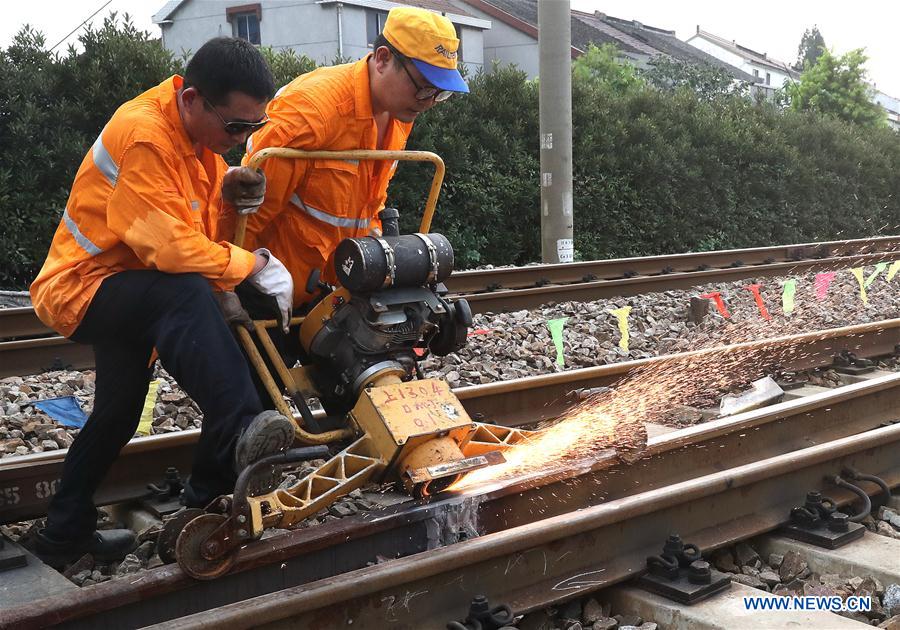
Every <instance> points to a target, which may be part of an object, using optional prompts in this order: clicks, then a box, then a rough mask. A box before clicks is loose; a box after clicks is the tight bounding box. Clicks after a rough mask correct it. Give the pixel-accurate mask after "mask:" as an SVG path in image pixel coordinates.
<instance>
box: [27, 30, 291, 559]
mask: <svg viewBox="0 0 900 630" xmlns="http://www.w3.org/2000/svg"><path fill="white" fill-rule="evenodd" d="M273 92H274V84H273V79H272V75H271V73H270V72H269V69H268V67H267V66H266V63H265V61H264V60H263V58H262V56H261V55H260V54H259V51H257V50H256V49H255V48H254V47H253V46H252V45H251V44H249V43H248V42H246V41H243V40H240V39H233V38H217V39H213V40H210V41H209V42H207V43H206V44H204V45H203V46H202V47H201V48H200V49H199V50H198V51H197V53H196V54H195V55H194V57H193V58H192V59H191V61H190V63H188V65H187V68H186V71H185V76H184V78H182V77H180V76H177V75H176V76H173V77H170V78H169V79H166V80H165V81H163V82H162V83H161V84H159V85H158V86H156V87H154V88H152V89H150V90H148V91H147V92H145V93H143V94H141V95H140V96H138V97H137V98H135V99H134V100H131V101H129V102H127V103H125V104H124V105H122V106H121V107H120V108H119V109H118V110H117V111H116V112H115V114H114V115H113V117H112V118H111V119H110V121H109V122H108V123H107V125H106V126H105V127H104V128H103V130H102V132H101V133H100V135H99V136H98V138H97V140H96V142H94V144H93V146H92V147H91V149H90V150H89V151H88V153H87V155H86V156H85V158H84V160H83V162H82V163H81V167H80V168H79V169H78V173H77V175H76V176H75V182H74V184H73V186H72V190H71V193H70V195H69V199H68V202H67V204H66V208H65V210H64V212H63V216H62V220H61V221H60V223H59V227H58V228H57V230H56V234H55V235H54V237H53V242H52V244H51V246H50V253H49V255H48V257H47V260H46V262H45V263H44V266H43V268H42V269H41V272H40V274H39V275H38V277H37V279H36V280H35V281H34V283H33V284H32V286H31V296H32V301H33V303H34V307H35V311H36V312H37V314H38V316H39V317H40V318H41V320H42V321H43V322H44V323H45V324H47V325H48V326H51V327H52V328H54V329H56V330H57V331H59V332H60V333H61V334H63V335H65V336H67V337H69V338H71V339H72V340H73V341H76V342H79V343H88V344H92V345H93V348H94V355H95V360H96V395H95V399H94V408H93V411H92V413H91V415H90V417H89V418H88V420H87V422H86V423H85V425H84V427H83V428H82V429H81V431H80V432H79V434H78V436H77V438H76V439H75V441H74V443H73V444H72V446H71V448H70V449H69V451H68V454H67V455H66V460H65V464H64V466H63V473H62V480H61V483H60V486H59V489H58V491H57V493H56V494H55V495H54V497H53V499H52V501H51V503H50V506H49V511H48V517H47V524H46V527H45V528H44V529H43V530H41V531H40V532H39V534H38V536H37V543H36V550H37V552H38V554H39V555H40V556H41V557H42V558H43V559H44V560H45V561H46V562H48V563H49V564H51V565H53V566H62V565H64V564H66V563H67V562H70V561H73V560H76V559H78V558H79V557H81V556H82V555H84V554H85V553H90V554H93V556H94V558H95V559H97V560H100V561H109V560H114V559H116V558H120V557H122V556H124V555H125V554H126V553H127V552H128V551H130V549H131V548H132V546H133V544H134V537H133V535H132V534H131V532H129V531H128V530H105V531H102V532H98V531H96V524H97V512H96V509H95V508H94V504H93V495H94V492H95V490H96V489H97V487H98V486H99V484H100V482H101V481H102V480H103V478H104V476H105V475H106V473H107V472H108V470H109V468H110V466H111V465H112V462H113V461H114V460H115V458H116V456H117V455H118V453H119V451H120V450H121V448H122V447H123V446H124V445H125V444H126V443H127V442H128V441H129V440H130V439H131V437H132V436H133V435H134V432H135V429H136V428H137V425H138V421H139V420H140V415H141V410H142V408H143V405H144V398H145V397H146V394H147V390H148V384H149V379H150V376H151V374H152V364H151V357H152V356H153V351H154V349H155V350H156V351H157V352H158V355H159V358H160V360H161V361H162V364H163V366H164V367H165V368H166V370H167V371H168V372H169V373H170V374H172V376H174V377H175V379H176V380H177V381H178V383H179V384H180V385H181V386H182V387H183V388H184V389H185V391H187V393H188V394H189V395H190V396H191V398H193V399H194V401H196V402H197V404H198V405H199V406H200V409H201V410H202V411H203V414H204V419H203V428H202V431H201V434H200V441H199V443H198V445H197V450H196V456H195V460H194V465H193V469H192V472H191V476H190V479H189V480H188V482H187V484H186V487H185V490H184V497H183V500H184V502H185V503H186V504H187V505H189V506H194V507H201V506H205V505H206V504H207V503H208V502H209V501H211V500H212V499H214V498H215V497H216V496H218V495H220V494H223V493H228V492H230V491H231V490H232V488H233V487H234V482H235V480H236V477H237V474H238V472H239V471H240V470H242V469H243V468H244V467H246V466H247V465H249V464H250V463H252V462H253V461H256V460H257V459H259V458H261V457H263V456H265V455H268V454H271V453H274V452H277V451H279V450H283V449H285V448H287V447H288V446H289V445H290V443H291V442H292V441H293V436H294V425H293V422H292V421H291V420H289V419H287V418H284V417H283V416H281V415H279V414H277V413H276V412H273V411H263V406H262V403H261V401H260V399H259V396H258V394H257V392H256V389H255V388H254V385H253V382H252V380H251V376H250V372H249V369H248V366H247V364H246V362H245V361H244V358H243V356H242V354H241V351H240V349H239V347H238V345H237V342H236V340H235V339H234V337H233V335H232V333H231V330H230V328H229V326H228V323H226V317H228V318H232V319H234V318H239V317H240V316H241V315H242V313H241V312H240V308H239V305H238V308H236V309H235V308H234V303H235V302H236V301H237V298H236V296H234V294H233V293H231V294H228V293H222V292H226V291H231V290H232V289H233V288H234V287H235V285H237V284H238V283H241V282H245V283H247V284H248V285H251V286H253V287H254V288H255V289H256V290H257V291H259V292H260V293H262V294H264V295H266V296H269V298H271V299H272V300H273V301H274V302H275V303H277V304H279V305H280V307H281V309H280V310H281V311H282V313H283V315H282V321H284V322H287V317H288V313H289V309H290V302H291V296H292V294H293V286H292V282H291V278H290V274H288V272H287V271H286V270H285V268H284V266H283V265H282V264H281V262H279V260H278V259H277V257H275V256H273V255H272V254H271V253H270V252H268V251H267V250H264V249H261V250H257V251H255V252H253V251H247V250H245V249H241V248H239V247H235V246H234V245H232V244H230V243H228V242H225V240H217V233H218V232H220V231H222V230H223V229H224V230H227V229H233V228H230V227H229V226H230V224H232V223H233V222H234V214H235V211H236V210H237V211H241V210H243V209H248V208H254V207H255V206H258V205H259V204H260V202H261V201H262V197H263V194H264V190H265V180H264V178H263V177H262V175H260V174H258V173H255V172H253V171H251V170H250V169H246V168H237V169H228V167H227V165H226V164H225V162H224V160H223V159H222V157H221V154H222V153H225V152H226V151H228V150H229V149H230V148H232V147H233V146H235V145H236V144H238V143H239V142H244V141H245V140H246V138H247V137H248V135H249V134H250V133H251V132H252V131H254V130H255V129H258V128H260V127H261V126H262V125H264V124H265V123H266V121H267V119H266V117H265V107H266V104H267V103H268V101H269V99H270V98H271V97H272V93H273ZM229 297H230V298H233V299H231V300H230V299H229ZM220 304H221V305H223V306H224V307H225V308H224V309H222V307H220ZM223 312H224V313H225V315H224V316H223Z"/></svg>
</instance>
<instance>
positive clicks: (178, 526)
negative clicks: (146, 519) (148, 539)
mask: <svg viewBox="0 0 900 630" xmlns="http://www.w3.org/2000/svg"><path fill="white" fill-rule="evenodd" d="M201 514H203V510H201V509H200V508H186V509H184V510H181V511H179V512H176V513H175V514H173V515H172V516H171V517H169V518H168V519H166V522H165V523H164V524H163V527H162V531H160V532H159V538H157V539H156V552H157V553H158V554H159V559H160V560H162V561H163V563H164V564H172V563H173V562H175V560H176V557H175V543H176V542H177V541H178V535H179V534H180V533H181V530H183V529H184V526H185V525H187V524H188V523H190V522H191V521H192V520H194V519H195V518H197V517H198V516H200V515H201Z"/></svg>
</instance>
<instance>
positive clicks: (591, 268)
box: [0, 236, 900, 377]
mask: <svg viewBox="0 0 900 630" xmlns="http://www.w3.org/2000/svg"><path fill="white" fill-rule="evenodd" d="M897 252H900V236H885V237H878V238H870V239H857V240H848V241H833V242H823V243H806V244H797V245H782V246H775V247H760V248H752V249H736V250H723V251H714V252H698V253H687V254H674V255H668V256H649V257H644V258H623V259H613V260H598V261H589V262H581V263H571V264H560V265H535V266H527V267H511V268H502V269H488V270H478V271H463V272H458V273H455V274H453V276H451V277H450V279H449V280H448V282H447V288H448V290H449V291H450V292H451V293H452V294H454V295H457V296H459V297H464V298H466V299H467V300H468V301H469V304H470V306H471V307H472V311H473V312H474V313H484V312H498V311H511V310H519V309H523V308H535V307H537V306H540V305H541V304H545V303H547V302H561V301H568V300H576V301H588V300H596V299H601V298H607V297H614V296H630V295H637V294H642V293H653V292H659V291H667V290H675V289H687V288H691V287H695V286H698V285H701V284H707V283H717V282H730V281H733V280H740V279H743V278H748V277H764V276H775V275H785V274H791V273H808V272H817V271H826V270H833V269H838V268H842V267H852V266H859V265H868V264H873V263H877V262H882V261H885V260H889V259H890V258H891V255H892V254H893V253H897ZM0 358H2V359H0V377H3V376H14V375H23V374H33V373H37V372H41V371H45V370H48V369H64V368H69V369H89V368H91V367H92V366H93V354H92V352H91V349H90V348H89V347H87V346H83V345H80V344H73V343H71V342H69V341H68V340H67V339H65V338H63V337H60V336H58V335H55V334H54V333H53V331H51V330H50V329H48V328H47V327H46V326H44V325H43V324H42V323H41V322H40V320H38V319H37V317H36V316H35V314H34V311H33V309H31V308H30V307H18V308H9V309H0Z"/></svg>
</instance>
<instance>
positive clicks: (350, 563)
mask: <svg viewBox="0 0 900 630" xmlns="http://www.w3.org/2000/svg"><path fill="white" fill-rule="evenodd" d="M898 403H900V374H891V375H888V376H883V377H880V378H874V379H872V380H868V381H864V382H860V383H857V384H855V385H851V386H848V387H845V388H841V389H838V390H834V391H829V392H825V393H821V394H816V395H813V396H810V397H807V398H801V399H797V400H794V401H791V402H785V403H780V404H778V405H774V406H772V407H767V408H764V409H758V410H755V411H750V412H746V413H743V414H739V415H736V416H733V417H729V418H723V419H719V420H715V421H712V422H710V423H707V424H704V425H699V426H695V427H691V428H688V429H683V430H678V431H673V432H671V433H668V434H665V435H662V436H659V437H656V438H651V439H650V441H649V442H648V446H647V449H646V451H645V452H644V453H643V455H642V457H641V458H640V459H639V460H637V461H636V462H634V463H631V464H628V463H624V462H623V461H621V459H620V458H618V457H617V456H616V454H615V452H614V451H612V450H608V451H601V452H599V453H597V454H596V456H595V457H593V458H592V461H590V462H586V463H585V465H584V466H581V467H578V466H572V467H570V468H569V469H568V470H566V471H563V472H560V471H557V472H555V473H553V474H551V475H548V474H546V473H545V472H535V473H533V474H532V475H530V476H526V477H520V478H517V479H516V480H515V481H514V482H511V483H508V484H497V485H495V486H493V487H488V488H481V489H478V490H477V491H474V492H473V493H472V494H468V495H448V494H445V495H439V496H438V497H436V498H435V500H433V501H432V502H430V503H425V504H420V503H414V502H411V501H410V502H408V503H403V504H399V505H396V506H394V507H392V508H388V509H386V510H384V511H382V512H377V513H370V514H368V515H366V516H359V517H350V518H348V519H343V520H340V521H335V522H332V523H326V524H324V525H321V526H318V527H315V528H310V529H306V530H297V531H291V532H285V533H283V534H281V535H279V536H276V537H273V538H270V539H265V540H263V541H260V542H257V543H254V544H251V545H249V546H247V547H245V548H244V549H242V550H241V552H240V553H239V555H238V559H237V563H236V565H235V567H234V569H233V570H232V572H231V573H230V574H228V575H227V576H225V577H223V578H221V579H219V580H216V581H211V582H198V581H194V580H191V579H190V578H188V577H187V576H186V575H185V574H184V573H182V571H181V570H180V569H179V568H178V567H177V566H176V565H168V566H163V567H159V568H157V569H153V570H150V571H146V572H144V573H142V574H141V575H140V576H139V577H135V578H133V579H121V580H112V581H110V582H104V583H102V584H97V585H93V586H91V587H88V588H84V589H80V590H78V591H73V592H71V593H69V594H62V595H58V596H56V597H52V598H46V599H39V600H37V601H33V602H30V603H29V604H27V605H24V606H19V607H15V608H11V609H6V610H4V611H0V623H2V624H5V625H7V626H9V627H16V628H31V627H42V626H45V625H50V624H63V625H64V627H73V628H78V627H90V628H122V627H135V626H145V625H146V624H148V623H158V624H160V626H159V627H166V628H209V627H212V626H213V625H215V626H218V627H229V628H232V627H234V628H244V627H251V626H252V627H292V628H323V627H347V626H348V625H351V624H352V626H353V627H372V628H376V627H391V628H404V629H405V628H417V629H428V628H440V627H443V625H444V624H445V623H446V622H447V621H449V620H451V619H458V618H461V617H463V616H465V611H466V609H467V607H468V603H469V601H470V599H471V598H472V597H474V596H475V595H479V594H484V595H487V596H488V597H489V598H490V599H491V600H492V601H494V602H503V603H507V604H509V605H510V606H511V607H512V608H513V609H514V610H515V611H516V612H527V611H529V610H534V609H537V608H541V607H544V606H547V605H550V604H556V603H559V602H561V601H564V600H567V599H570V598H574V597H578V596H581V595H583V594H586V593H589V592H591V591H593V590H596V589H599V588H602V587H605V586H608V585H611V584H614V583H617V582H620V581H623V580H625V579H628V578H630V577H634V576H635V575H637V574H639V573H641V572H642V570H643V568H644V562H645V558H646V557H647V556H648V555H652V554H654V553H657V552H658V547H659V544H660V541H661V540H665V538H666V536H667V535H669V534H671V533H673V532H677V533H680V534H681V535H682V536H683V537H684V538H685V540H690V541H691V542H693V543H695V544H697V545H698V546H699V547H700V548H701V549H703V550H705V551H708V550H711V549H714V548H717V547H720V546H723V545H727V544H731V543H734V542H736V541H738V540H743V539H746V538H748V537H751V536H754V535H756V534H759V533H762V532H765V531H768V530H772V529H774V528H776V527H778V526H779V525H780V524H783V523H785V522H786V521H787V520H788V518H789V514H790V510H791V508H792V507H793V506H794V505H797V504H799V503H802V501H803V498H804V496H805V493H806V491H807V490H809V489H819V490H822V491H824V492H826V493H827V494H828V495H829V496H832V497H834V498H835V499H836V500H838V502H839V503H846V502H849V501H850V500H851V499H852V498H853V497H854V496H855V495H851V494H848V493H845V492H843V491H842V490H840V489H835V488H833V487H831V486H829V484H828V482H826V481H825V479H826V478H827V476H828V475H834V474H839V473H840V471H841V470H842V468H843V467H846V466H853V467H855V468H857V469H859V470H861V471H864V472H866V473H869V474H875V475H878V476H879V477H881V478H882V479H884V480H885V481H886V482H887V483H888V484H889V485H891V486H896V485H898V484H900V461H898V460H897V458H896V450H897V448H898V446H900V423H897V422H896V418H897V415H896V409H897V408H898ZM879 491H880V490H879ZM872 492H873V493H874V492H876V490H874V489H873V491H872ZM447 543H452V544H447ZM378 556H383V557H386V558H394V559H393V560H389V561H386V562H382V563H378V564H371V566H367V564H370V563H371V562H372V561H373V560H374V559H375V558H377V557H378Z"/></svg>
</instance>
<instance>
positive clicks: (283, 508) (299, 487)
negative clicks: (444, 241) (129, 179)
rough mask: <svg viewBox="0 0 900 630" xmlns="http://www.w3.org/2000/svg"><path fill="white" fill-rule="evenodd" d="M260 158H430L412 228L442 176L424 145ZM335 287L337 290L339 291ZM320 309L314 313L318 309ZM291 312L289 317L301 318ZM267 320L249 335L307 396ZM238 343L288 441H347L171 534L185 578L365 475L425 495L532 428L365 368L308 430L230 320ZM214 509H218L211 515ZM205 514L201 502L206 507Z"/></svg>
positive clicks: (219, 563)
mask: <svg viewBox="0 0 900 630" xmlns="http://www.w3.org/2000/svg"><path fill="white" fill-rule="evenodd" d="M270 158H287V159H306V160H315V159H341V160H348V159H352V160H398V161H415V162H431V163H432V164H434V166H435V173H434V177H433V179H432V182H431V188H430V190H429V194H428V199H427V201H426V204H425V210H424V214H423V217H422V221H421V223H420V226H419V231H420V232H422V233H425V232H428V230H429V229H430V227H431V220H432V217H433V216H434V211H435V207H436V205H437V198H438V194H439V193H440V188H441V184H442V182H443V179H444V162H443V160H441V158H440V157H439V156H437V155H435V154H434V153H430V152H426V151H373V150H358V151H300V150H296V149H287V148H269V149H263V150H262V151H260V152H259V153H257V154H255V155H254V156H253V158H252V159H251V160H250V161H249V163H248V166H250V167H251V168H259V166H260V165H261V164H262V162H263V161H265V160H266V159H270ZM246 224H247V216H246V215H243V216H240V217H239V218H238V223H237V228H236V232H235V239H234V242H235V244H236V245H238V246H241V245H243V242H244V236H245V233H246ZM339 291H340V290H339ZM323 304H326V303H325V302H323V303H320V304H319V305H318V306H317V307H316V308H317V309H325V310H322V312H321V313H319V311H318V310H316V311H313V312H314V313H316V314H317V315H316V316H319V315H323V316H325V315H327V313H326V311H327V308H326V307H327V305H326V306H323ZM302 322H303V318H299V317H298V318H293V319H292V320H291V324H292V325H294V324H298V323H302ZM277 325H278V323H277V322H276V321H274V320H255V321H253V323H252V330H253V333H254V336H255V337H256V339H257V340H258V342H259V345H260V346H261V347H262V349H263V350H264V351H265V353H266V356H267V358H268V359H269V362H270V363H271V365H272V366H273V368H274V370H275V372H276V373H277V374H278V378H279V380H280V381H281V382H282V384H283V385H284V388H285V390H286V391H287V393H288V394H290V395H291V397H297V396H302V397H304V398H306V397H307V395H308V394H313V393H317V392H316V389H315V387H314V386H313V384H312V382H311V380H310V379H309V377H308V375H307V372H306V368H304V367H296V368H288V367H287V366H286V365H285V363H284V360H283V359H282V358H281V355H280V354H279V352H278V350H277V349H276V347H275V344H274V343H273V342H272V338H271V337H270V335H269V332H268V330H269V329H271V328H275V327H276V326H277ZM235 329H236V330H237V334H238V337H239V339H240V342H241V345H242V346H243V348H244V350H245V351H246V353H247V355H248V357H249V359H250V362H251V364H252V365H253V368H254V369H255V370H256V372H257V374H258V375H259V377H260V379H261V380H262V382H263V384H264V386H265V388H266V390H267V392H268V393H269V395H270V397H271V398H272V401H273V403H274V404H275V408H276V410H277V411H279V413H281V414H283V415H284V416H285V417H288V418H294V420H295V427H296V429H295V430H296V438H297V440H298V441H299V442H301V443H303V444H308V445H323V444H329V443H332V442H335V441H339V440H349V439H353V438H356V439H355V441H353V442H352V443H351V444H350V445H349V446H347V447H346V448H345V449H344V450H342V451H341V452H340V453H338V454H336V455H335V456H333V457H332V458H331V459H329V460H328V461H327V462H325V464H323V465H322V466H320V467H319V468H318V469H316V470H315V471H313V472H312V473H310V474H308V475H307V476H306V477H304V478H303V479H301V480H300V481H299V482H297V483H296V484H294V485H293V486H291V487H290V488H284V489H278V490H274V491H272V492H269V493H267V494H263V495H259V496H241V501H240V504H241V506H243V507H242V508H240V509H239V510H238V511H237V513H233V514H232V515H231V516H228V515H227V514H223V512H226V513H227V512H231V511H232V506H233V505H234V501H231V500H225V501H224V502H221V501H217V502H216V503H218V504H219V505H221V506H224V507H221V508H215V509H213V510H212V512H213V513H207V514H203V515H201V516H197V517H196V518H194V520H192V521H190V522H188V523H187V525H180V526H181V527H183V528H184V529H183V530H182V531H181V533H180V534H176V535H177V537H178V542H177V547H176V552H177V558H178V562H179V564H181V566H182V568H183V569H184V570H185V571H186V572H187V573H188V574H190V575H192V576H193V577H196V578H198V579H211V578H214V577H217V576H219V575H222V574H223V573H225V572H226V571H228V569H229V568H230V567H231V565H232V564H233V562H234V551H236V549H237V547H239V546H240V545H241V544H243V543H244V542H248V541H250V540H253V539H255V538H258V537H259V536H260V535H261V534H262V532H263V530H264V529H266V528H269V527H282V528H286V527H290V526H291V525H294V524H296V523H298V522H299V521H301V520H303V519H304V518H307V517H308V516H311V515H313V514H315V513H316V512H318V511H320V510H322V509H323V508H325V507H327V506H329V505H331V504H332V503H333V502H334V501H336V500H337V499H338V498H339V497H341V496H343V495H346V494H348V493H349V492H351V491H352V490H354V489H356V488H359V487H361V486H363V485H365V484H366V483H368V482H369V481H371V480H374V479H378V478H381V477H384V476H385V475H386V474H387V473H388V472H391V473H396V475H395V476H396V477H397V478H399V480H400V481H401V482H402V483H403V485H404V487H405V488H406V490H407V491H409V492H410V493H411V494H415V495H418V496H420V497H421V496H426V495H428V494H432V493H434V492H439V491H440V490H443V489H445V488H447V487H448V486H449V485H450V483H452V481H453V480H455V479H456V478H458V477H459V476H460V475H461V474H463V473H464V472H467V471H470V470H475V469H477V468H481V467H484V466H489V465H492V464H496V463H500V462H502V461H503V456H502V452H503V451H505V450H507V449H509V448H512V447H514V446H515V445H516V444H519V443H521V442H524V441H527V440H528V439H529V437H530V436H531V435H532V434H533V433H534V432H533V431H524V430H519V429H511V428H507V427H501V426H495V425H490V424H484V423H480V422H473V421H472V420H471V418H470V417H469V415H468V413H467V412H466V410H465V408H464V407H463V406H462V403H461V402H460V401H459V399H458V398H457V397H456V396H455V395H454V394H453V393H452V391H451V390H450V387H449V385H447V383H446V382H444V381H441V380H435V379H418V380H413V381H410V382H403V381H401V379H400V377H399V376H398V375H397V374H395V373H391V372H390V371H387V372H384V373H379V374H376V375H373V377H372V380H371V381H369V382H368V383H367V384H366V385H365V387H364V389H363V391H362V392H361V393H360V395H359V398H358V400H357V402H356V404H355V406H354V407H353V409H352V410H351V411H350V412H349V414H348V416H347V418H348V425H349V426H348V427H347V428H344V429H338V430H332V431H324V432H321V433H312V432H310V431H309V430H308V427H304V426H303V420H302V418H300V417H296V416H295V415H294V413H293V411H292V410H291V408H290V406H289V405H288V404H287V402H285V400H284V398H283V396H282V391H281V390H280V389H279V387H278V385H277V384H276V382H275V379H274V377H273V376H272V373H271V371H270V369H269V367H268V365H267V364H266V361H265V359H264V358H263V355H262V354H261V353H260V350H259V348H258V347H257V345H256V343H255V342H254V339H253V336H251V332H250V330H248V328H245V327H244V326H235ZM216 511H218V513H215V512H216ZM207 512H210V509H209V508H208V509H207Z"/></svg>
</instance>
